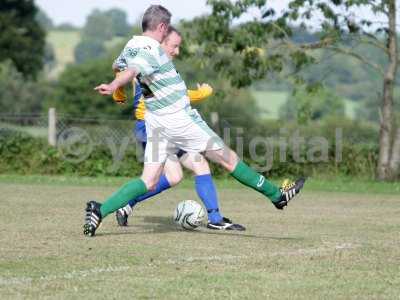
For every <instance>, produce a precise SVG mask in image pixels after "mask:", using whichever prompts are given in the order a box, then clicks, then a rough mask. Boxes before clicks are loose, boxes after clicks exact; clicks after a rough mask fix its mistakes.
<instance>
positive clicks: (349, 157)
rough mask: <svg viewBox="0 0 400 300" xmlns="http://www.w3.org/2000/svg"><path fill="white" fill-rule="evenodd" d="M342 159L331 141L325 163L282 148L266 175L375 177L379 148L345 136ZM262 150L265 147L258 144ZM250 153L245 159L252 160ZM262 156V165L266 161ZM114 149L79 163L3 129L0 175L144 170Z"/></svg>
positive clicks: (100, 149) (132, 154)
mask: <svg viewBox="0 0 400 300" xmlns="http://www.w3.org/2000/svg"><path fill="white" fill-rule="evenodd" d="M341 149H342V151H341V155H342V159H341V161H340V162H337V161H336V160H335V158H336V157H335V144H334V142H332V141H330V143H329V151H328V160H327V161H326V162H324V161H321V162H314V163H312V162H307V161H306V162H296V160H295V158H294V157H293V155H292V149H291V148H290V147H288V148H287V151H286V153H287V155H286V161H285V162H281V161H280V157H279V149H278V148H276V149H274V151H273V161H274V162H273V164H272V168H271V169H269V170H264V174H265V175H267V176H272V177H285V176H297V175H306V176H339V175H347V176H355V177H363V178H373V177H374V172H375V168H376V164H377V157H378V147H377V146H376V145H373V144H361V143H360V144H355V143H350V142H349V141H347V140H346V139H344V143H343V145H342V148H341ZM257 151H259V152H261V153H263V151H265V149H262V147H259V149H257ZM306 154H307V149H301V152H300V155H301V156H302V157H305V156H306ZM248 157H249V155H248V153H247V154H246V155H245V160H246V161H247V162H248V163H249V164H252V165H253V166H254V165H256V162H255V161H250V159H249V158H248ZM265 161H266V158H263V157H261V158H260V160H259V164H260V165H263V164H265ZM112 166H113V158H112V154H111V151H110V150H109V149H108V148H107V147H105V146H96V147H94V148H93V151H92V152H91V154H90V155H89V156H88V157H87V158H86V159H85V160H83V161H81V162H79V163H76V162H71V161H68V160H66V159H65V158H64V156H63V153H62V152H61V151H59V150H58V149H57V148H54V147H50V146H48V145H47V141H46V140H43V139H38V138H33V137H31V136H29V135H27V134H22V133H19V132H12V131H10V130H0V174H6V173H9V174H10V173H11V174H43V175H77V176H138V175H140V174H141V171H142V163H141V162H140V161H138V159H137V155H136V148H135V146H134V145H131V144H130V145H129V147H128V149H127V151H126V153H125V155H124V157H123V159H122V160H121V161H120V162H119V163H118V164H117V167H116V168H113V167H112ZM211 167H212V170H213V174H214V175H215V176H228V175H227V172H225V171H224V170H222V169H221V168H220V167H219V166H216V165H213V164H212V166H211Z"/></svg>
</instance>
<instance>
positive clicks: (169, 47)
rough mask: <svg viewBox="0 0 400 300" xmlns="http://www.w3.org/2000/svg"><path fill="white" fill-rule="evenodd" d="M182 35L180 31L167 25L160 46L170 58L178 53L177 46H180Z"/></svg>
mask: <svg viewBox="0 0 400 300" xmlns="http://www.w3.org/2000/svg"><path fill="white" fill-rule="evenodd" d="M181 42H182V36H181V34H180V32H179V31H178V30H177V29H176V28H175V27H173V26H169V29H168V32H167V36H166V38H165V39H164V40H163V41H162V43H161V47H162V48H163V49H164V51H165V53H167V55H168V57H169V58H170V59H174V58H175V57H176V56H178V55H179V47H180V46H181Z"/></svg>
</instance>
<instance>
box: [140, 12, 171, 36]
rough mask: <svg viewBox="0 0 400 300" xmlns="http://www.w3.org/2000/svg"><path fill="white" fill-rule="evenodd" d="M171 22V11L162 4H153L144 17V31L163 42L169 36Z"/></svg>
mask: <svg viewBox="0 0 400 300" xmlns="http://www.w3.org/2000/svg"><path fill="white" fill-rule="evenodd" d="M170 23H171V13H170V12H169V11H168V9H166V8H165V7H163V6H161V5H151V6H150V7H149V8H148V9H147V10H146V11H145V13H144V15H143V19H142V29H143V33H147V34H149V35H151V36H152V37H153V38H155V39H156V40H157V41H159V42H161V41H162V40H164V38H165V37H166V36H167V32H168V27H169V24H170Z"/></svg>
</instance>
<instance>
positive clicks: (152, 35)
mask: <svg viewBox="0 0 400 300" xmlns="http://www.w3.org/2000/svg"><path fill="white" fill-rule="evenodd" d="M143 35H144V36H147V37H149V38H152V39H154V40H156V41H157V42H159V43H161V41H162V37H161V36H160V34H159V33H158V32H156V31H145V32H143Z"/></svg>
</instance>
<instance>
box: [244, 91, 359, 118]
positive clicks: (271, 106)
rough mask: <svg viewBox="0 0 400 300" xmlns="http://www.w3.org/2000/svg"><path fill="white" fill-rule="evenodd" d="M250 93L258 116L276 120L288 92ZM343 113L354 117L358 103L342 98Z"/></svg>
mask: <svg viewBox="0 0 400 300" xmlns="http://www.w3.org/2000/svg"><path fill="white" fill-rule="evenodd" d="M251 94H252V95H253V97H254V99H256V101H257V105H258V107H259V108H260V110H261V112H260V117H261V118H262V119H270V120H276V119H279V110H280V108H281V107H282V106H283V105H285V103H286V100H287V97H288V94H289V93H288V92H280V91H258V90H251ZM344 105H345V115H346V117H348V118H350V119H355V117H356V111H357V109H358V108H359V106H360V104H359V103H357V102H355V101H352V100H350V99H344Z"/></svg>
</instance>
